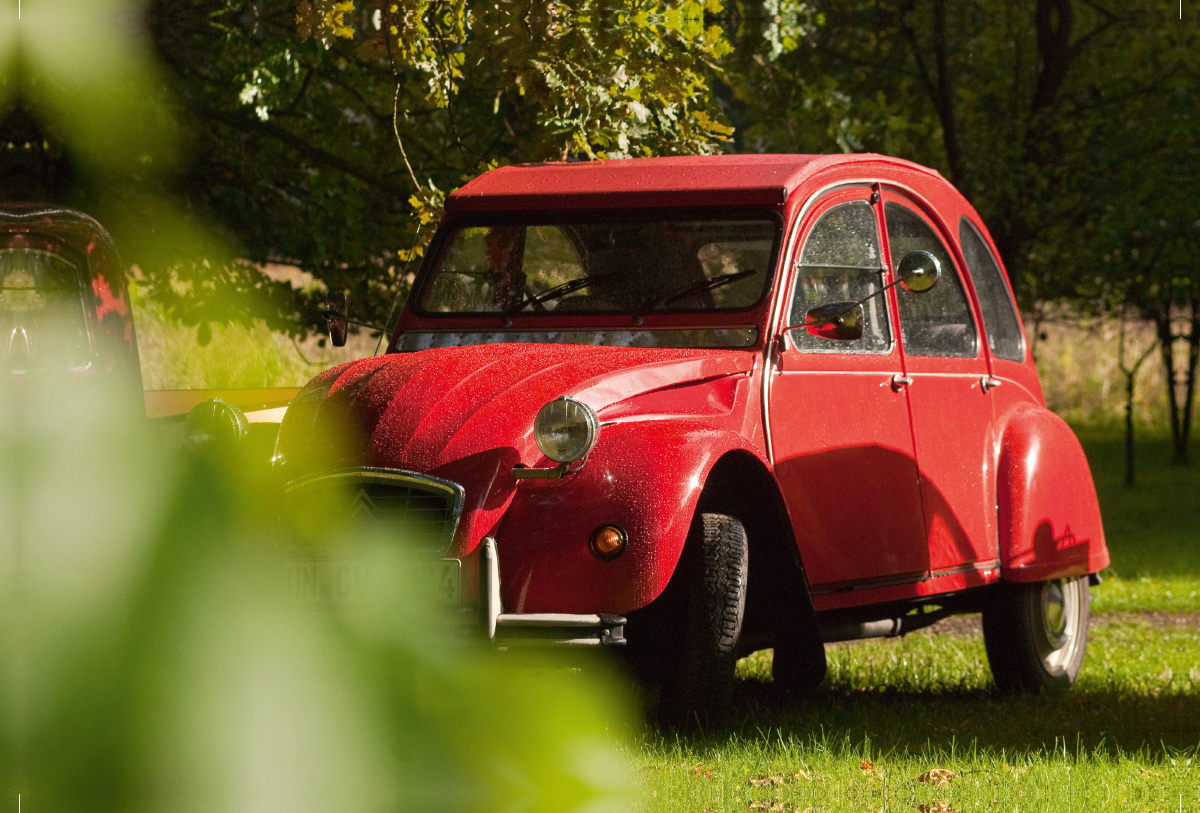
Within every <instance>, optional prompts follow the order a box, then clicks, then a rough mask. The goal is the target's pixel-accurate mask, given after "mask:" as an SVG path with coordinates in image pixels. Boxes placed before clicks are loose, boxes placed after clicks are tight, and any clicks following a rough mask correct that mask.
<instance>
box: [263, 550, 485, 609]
mask: <svg viewBox="0 0 1200 813" xmlns="http://www.w3.org/2000/svg"><path fill="white" fill-rule="evenodd" d="M410 566H412V567H416V568H419V569H420V570H421V571H423V572H422V573H421V578H420V579H419V582H418V583H420V584H422V585H427V586H428V589H429V592H428V598H429V600H430V601H433V602H436V603H438V604H458V603H459V602H460V601H461V599H462V585H461V562H459V561H458V560H457V559H435V560H432V561H427V562H411V563H410ZM368 570H369V568H368V567H367V565H366V564H365V563H363V562H359V561H356V560H353V559H321V560H314V561H307V562H285V563H284V568H283V575H284V584H285V586H286V589H287V594H288V596H289V597H291V598H293V599H296V600H298V601H303V602H315V603H324V602H330V601H347V600H351V599H353V598H354V597H355V596H358V595H361V594H362V591H363V589H364V586H365V585H366V581H367V579H368V578H370V574H369V572H368Z"/></svg>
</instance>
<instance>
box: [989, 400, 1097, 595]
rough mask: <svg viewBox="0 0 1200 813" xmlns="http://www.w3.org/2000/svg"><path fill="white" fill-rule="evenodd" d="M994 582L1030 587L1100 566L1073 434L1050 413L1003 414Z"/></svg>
mask: <svg viewBox="0 0 1200 813" xmlns="http://www.w3.org/2000/svg"><path fill="white" fill-rule="evenodd" d="M996 491H997V494H996V499H997V511H998V514H999V530H1000V574H1001V577H1002V578H1003V579H1005V580H1008V581H1014V582H1034V581H1044V580H1047V579H1057V578H1063V577H1068V576H1082V575H1084V574H1087V573H1096V572H1097V571H1100V570H1102V569H1104V568H1105V567H1107V566H1108V562H1109V558H1108V548H1107V547H1106V546H1105V544H1104V526H1103V524H1102V522H1101V519H1100V505H1099V502H1098V501H1097V500H1096V487H1095V485H1094V484H1093V482H1092V473H1091V470H1090V469H1089V468H1088V462H1087V458H1086V457H1085V456H1084V453H1083V448H1082V447H1081V446H1080V445H1079V440H1078V439H1077V438H1076V437H1075V433H1074V432H1072V431H1071V428H1070V427H1069V426H1067V424H1066V423H1065V422H1064V421H1063V420H1062V419H1061V418H1059V417H1058V416H1057V415H1055V414H1054V413H1053V412H1051V411H1049V410H1047V409H1043V408H1041V407H1035V406H1032V405H1025V406H1022V407H1019V408H1017V409H1015V410H1013V412H1012V413H1010V414H1009V416H1008V419H1007V421H1006V422H1005V423H1004V428H1003V430H1002V434H1001V440H1000V455H999V462H998V465H997V488H996Z"/></svg>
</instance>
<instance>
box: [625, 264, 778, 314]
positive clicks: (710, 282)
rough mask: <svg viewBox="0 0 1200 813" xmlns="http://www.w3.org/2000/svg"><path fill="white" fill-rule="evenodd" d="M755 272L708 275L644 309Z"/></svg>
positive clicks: (736, 279)
mask: <svg viewBox="0 0 1200 813" xmlns="http://www.w3.org/2000/svg"><path fill="white" fill-rule="evenodd" d="M757 273H758V270H757V269H754V268H750V269H748V270H746V271H738V272H737V273H735V274H725V275H723V276H720V277H708V278H706V279H702V280H700V281H699V282H694V283H692V284H691V285H689V286H688V287H686V288H684V289H683V290H682V291H679V292H678V293H674V294H670V295H669V296H665V297H663V298H662V299H658V300H655V301H654V302H652V303H650V304H649V305H648V306H646V309H647V310H650V309H652V308H657V307H658V306H659V305H670V304H671V303H672V302H677V301H679V300H680V299H687V298H688V297H689V296H695V295H696V294H702V293H704V292H705V291H711V290H713V289H714V288H721V287H724V286H726V285H729V284H730V283H734V282H737V281H738V280H742V279H746V278H748V277H752V276H754V275H755V274H757Z"/></svg>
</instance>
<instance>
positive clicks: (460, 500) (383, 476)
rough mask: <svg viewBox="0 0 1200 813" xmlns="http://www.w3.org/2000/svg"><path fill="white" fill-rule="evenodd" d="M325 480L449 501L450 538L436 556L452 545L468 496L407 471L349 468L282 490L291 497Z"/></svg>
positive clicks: (455, 485) (442, 482)
mask: <svg viewBox="0 0 1200 813" xmlns="http://www.w3.org/2000/svg"><path fill="white" fill-rule="evenodd" d="M324 480H352V481H355V482H360V483H384V484H392V485H406V486H410V487H413V488H416V489H418V490H423V491H434V492H441V493H442V494H445V495H446V496H448V497H450V498H451V499H452V500H453V503H452V505H451V508H450V538H449V539H447V540H446V547H445V548H444V549H443V550H442V552H441V553H440V554H439V555H440V556H444V555H445V554H446V552H447V551H449V550H450V548H451V546H452V545H453V544H454V539H455V537H456V536H457V534H458V523H459V520H461V519H462V512H463V505H464V504H465V503H466V501H467V492H466V489H464V488H463V487H462V486H461V485H459V484H458V483H456V482H454V481H453V480H443V479H442V478H441V477H434V476H433V475H430V474H422V473H421V472H419V471H408V470H407V469H385V468H378V467H373V466H351V467H348V468H344V469H333V470H331V471H321V472H317V473H316V474H309V475H305V476H304V477H298V478H297V479H295V480H292V481H291V482H290V483H288V484H287V485H286V486H284V487H283V493H284V494H290V493H291V492H293V491H295V490H296V489H299V488H303V487H304V486H307V485H311V484H312V483H315V482H319V481H324Z"/></svg>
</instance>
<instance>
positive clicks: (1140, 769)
mask: <svg viewBox="0 0 1200 813" xmlns="http://www.w3.org/2000/svg"><path fill="white" fill-rule="evenodd" d="M1138 773H1140V774H1141V775H1142V776H1157V777H1160V778H1161V777H1162V774H1160V773H1159V772H1158V771H1152V770H1150V769H1149V768H1143V767H1142V766H1141V765H1139V766H1138Z"/></svg>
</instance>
